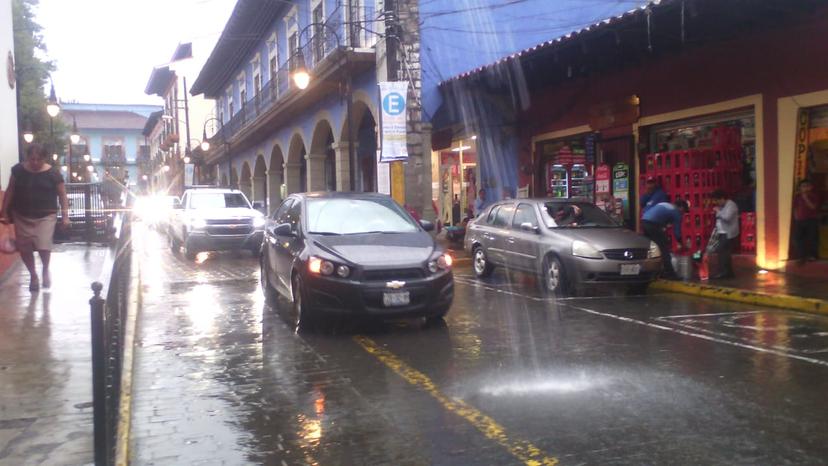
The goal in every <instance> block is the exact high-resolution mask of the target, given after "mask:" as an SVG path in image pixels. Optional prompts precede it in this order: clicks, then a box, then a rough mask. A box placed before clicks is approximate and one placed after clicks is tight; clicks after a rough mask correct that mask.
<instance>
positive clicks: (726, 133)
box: [639, 109, 756, 254]
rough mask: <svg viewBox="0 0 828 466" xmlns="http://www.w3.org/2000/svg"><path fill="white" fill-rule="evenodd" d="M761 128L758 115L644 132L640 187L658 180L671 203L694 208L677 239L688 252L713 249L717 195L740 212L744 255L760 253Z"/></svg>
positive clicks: (683, 123) (729, 115)
mask: <svg viewBox="0 0 828 466" xmlns="http://www.w3.org/2000/svg"><path fill="white" fill-rule="evenodd" d="M755 128H756V126H755V117H754V115H753V109H745V110H740V111H734V112H728V113H723V114H717V115H710V116H707V117H701V118H695V119H691V120H681V121H676V122H671V123H665V124H662V125H657V126H651V127H646V128H641V141H642V142H643V143H644V144H645V145H646V150H643V151H642V153H643V155H642V156H641V159H640V160H639V163H640V173H641V178H640V179H639V185H640V186H644V184H645V181H646V179H648V178H652V179H654V180H656V182H657V184H658V185H659V186H660V187H661V188H662V189H663V190H664V191H665V192H666V193H667V197H668V198H669V199H670V200H671V201H675V200H676V199H684V200H686V201H687V202H688V203H689V204H690V213H689V214H687V215H685V218H684V224H683V225H682V236H683V238H674V241H682V244H683V245H684V246H685V248H687V250H689V251H699V250H704V248H705V247H706V246H707V242H708V240H709V238H710V234H711V233H712V232H713V228H714V227H715V214H714V212H713V205H712V202H711V195H712V194H713V192H715V191H716V190H722V191H724V192H725V193H726V194H727V195H728V196H729V198H730V199H732V200H733V201H735V202H736V204H737V205H738V207H739V212H740V235H741V236H740V238H739V244H740V247H739V248H738V250H739V252H740V253H742V254H755V253H756V212H755V211H756V131H755Z"/></svg>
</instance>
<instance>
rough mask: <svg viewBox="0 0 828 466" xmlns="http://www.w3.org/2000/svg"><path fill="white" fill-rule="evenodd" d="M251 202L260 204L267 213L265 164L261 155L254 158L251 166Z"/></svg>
mask: <svg viewBox="0 0 828 466" xmlns="http://www.w3.org/2000/svg"><path fill="white" fill-rule="evenodd" d="M252 201H253V202H259V203H261V205H262V207H264V208H265V212H267V163H265V158H264V155H262V154H259V155H257V156H256V163H255V164H254V165H253V199H252Z"/></svg>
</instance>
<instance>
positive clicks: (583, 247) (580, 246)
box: [572, 240, 604, 259]
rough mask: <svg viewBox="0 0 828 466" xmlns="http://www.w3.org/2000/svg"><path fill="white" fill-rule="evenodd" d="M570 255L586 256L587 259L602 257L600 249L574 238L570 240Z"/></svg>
mask: <svg viewBox="0 0 828 466" xmlns="http://www.w3.org/2000/svg"><path fill="white" fill-rule="evenodd" d="M572 255H573V256H578V257H586V258H587V259H602V258H603V257H604V256H602V255H601V251H599V250H598V249H596V248H595V246H593V245H591V244H589V243H587V242H584V241H578V240H575V241H573V242H572Z"/></svg>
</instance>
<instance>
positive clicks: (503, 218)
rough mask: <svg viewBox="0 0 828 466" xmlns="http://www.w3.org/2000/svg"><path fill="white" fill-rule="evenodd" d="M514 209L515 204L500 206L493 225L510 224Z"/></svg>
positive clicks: (502, 225)
mask: <svg viewBox="0 0 828 466" xmlns="http://www.w3.org/2000/svg"><path fill="white" fill-rule="evenodd" d="M514 210H515V206H511V205H504V206H500V209H498V210H497V215H496V216H495V219H494V223H493V224H492V225H494V226H496V227H505V226H507V225H509V220H510V219H511V217H512V212H514Z"/></svg>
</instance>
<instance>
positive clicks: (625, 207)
mask: <svg viewBox="0 0 828 466" xmlns="http://www.w3.org/2000/svg"><path fill="white" fill-rule="evenodd" d="M612 195H613V197H614V198H615V201H616V203H618V204H619V206H618V207H617V208H616V209H617V210H619V209H620V210H621V217H623V218H627V217H629V212H630V166H629V165H627V164H626V163H624V162H620V163H616V164H615V166H613V167H612Z"/></svg>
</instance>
